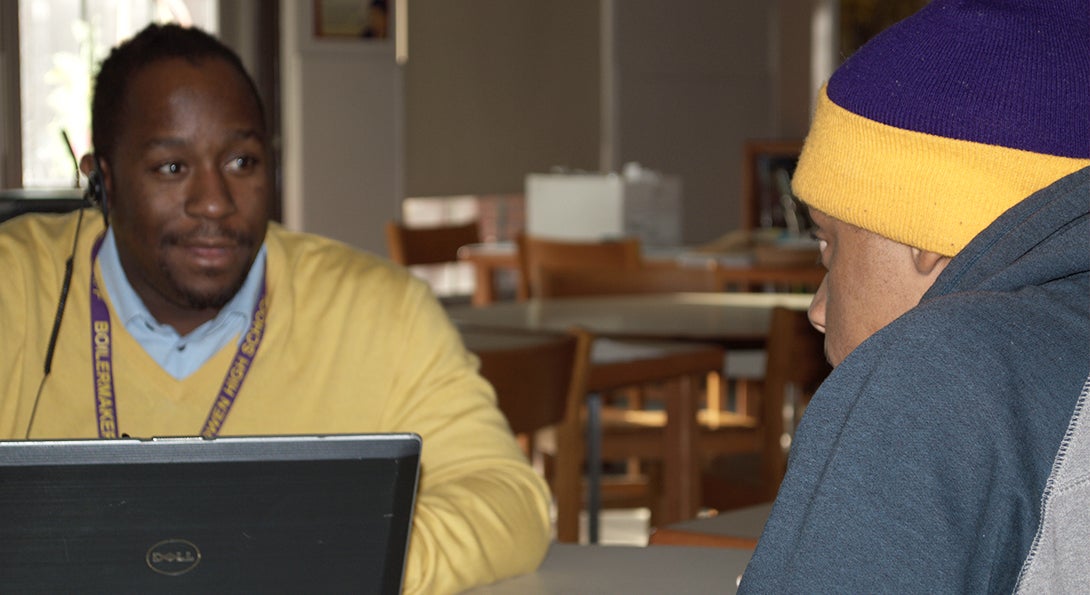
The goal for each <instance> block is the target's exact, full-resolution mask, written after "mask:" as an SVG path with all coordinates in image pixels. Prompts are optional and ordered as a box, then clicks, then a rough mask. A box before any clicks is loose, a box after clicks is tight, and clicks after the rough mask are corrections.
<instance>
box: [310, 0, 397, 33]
mask: <svg viewBox="0 0 1090 595" xmlns="http://www.w3.org/2000/svg"><path fill="white" fill-rule="evenodd" d="M313 2H314V9H313V10H314V37H315V38H318V39H332V40H352V39H359V40H363V41H368V40H373V41H385V40H387V39H390V38H391V36H392V34H393V32H392V30H391V27H390V25H391V24H392V19H391V18H390V17H391V9H392V7H391V6H390V4H391V3H392V2H393V0H313Z"/></svg>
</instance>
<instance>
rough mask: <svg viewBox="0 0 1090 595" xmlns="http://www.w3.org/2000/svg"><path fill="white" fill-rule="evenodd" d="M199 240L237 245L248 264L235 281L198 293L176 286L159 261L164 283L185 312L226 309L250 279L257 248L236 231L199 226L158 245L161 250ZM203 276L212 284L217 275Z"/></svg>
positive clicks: (165, 267)
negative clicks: (211, 281)
mask: <svg viewBox="0 0 1090 595" xmlns="http://www.w3.org/2000/svg"><path fill="white" fill-rule="evenodd" d="M198 237H202V238H228V239H230V240H232V241H233V242H235V243H236V244H238V246H239V247H241V248H244V249H245V250H246V251H247V252H248V253H250V258H249V261H248V262H247V263H246V265H245V266H244V267H243V268H242V270H240V271H239V272H238V273H237V274H235V276H234V278H233V279H231V282H230V283H228V284H226V285H221V286H220V287H218V288H215V289H211V290H208V291H201V290H199V289H196V288H194V287H192V286H191V285H186V284H183V283H181V282H179V281H178V279H177V277H176V276H175V274H174V272H173V270H172V268H171V267H170V266H168V264H167V263H166V261H163V260H160V261H159V269H160V272H161V273H162V275H163V278H164V280H165V281H166V283H167V284H168V285H169V286H170V287H171V288H172V289H173V294H174V296H175V298H176V299H178V300H180V301H181V302H182V304H181V305H184V306H187V307H188V308H190V309H194V310H207V309H215V310H220V309H222V308H223V307H224V306H226V305H227V303H228V302H230V301H231V299H232V298H234V297H235V294H237V293H238V292H239V290H240V289H242V286H243V285H244V284H245V283H246V277H247V275H249V272H250V268H251V267H252V266H253V263H254V258H255V257H256V255H257V253H256V250H255V249H254V246H255V245H256V240H255V239H254V238H253V237H251V236H250V235H249V234H246V233H243V232H239V231H236V230H232V229H223V228H217V229H211V228H210V227H209V226H202V227H201V228H200V229H198V230H197V231H196V232H193V233H190V234H186V235H178V234H172V235H168V236H165V237H164V238H163V239H162V242H161V244H162V246H164V247H166V246H172V245H180V244H183V243H185V242H186V241H187V240H191V239H193V238H198ZM204 276H205V277H206V278H207V279H209V280H214V279H215V278H216V277H217V276H218V274H217V273H215V272H212V271H210V272H207V273H205V274H204ZM211 285H212V286H213V287H214V286H215V285H216V283H212V284H211Z"/></svg>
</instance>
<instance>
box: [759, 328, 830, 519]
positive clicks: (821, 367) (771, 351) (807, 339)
mask: <svg viewBox="0 0 1090 595" xmlns="http://www.w3.org/2000/svg"><path fill="white" fill-rule="evenodd" d="M766 349H767V352H768V360H767V364H766V367H765V379H764V390H763V391H762V399H763V403H762V405H761V406H762V416H763V419H764V422H765V424H767V425H766V431H765V447H764V455H765V456H764V458H763V463H764V464H763V467H764V470H763V475H764V478H763V484H764V486H766V487H767V488H768V490H769V494H768V495H769V496H770V498H774V497H775V495H776V492H777V490H778V489H779V485H780V482H781V481H782V480H783V475H784V473H785V472H786V470H787V447H788V446H790V437H791V436H792V435H793V434H794V427H795V425H797V424H798V420H799V419H800V418H801V417H802V411H803V410H804V409H805V408H806V404H807V403H809V402H810V397H812V396H813V395H814V393H815V392H817V389H818V387H819V386H821V383H822V382H823V381H824V380H825V378H826V377H827V376H828V375H829V373H830V372H831V371H832V367H831V366H830V365H829V363H828V361H826V359H825V335H823V334H821V333H820V332H819V331H818V330H817V329H815V328H814V327H813V326H811V324H810V320H809V319H808V318H807V315H806V312H805V311H802V310H791V309H788V308H783V307H776V308H773V309H772V318H771V322H770V325H769V334H768V342H767V344H766ZM785 405H786V408H785ZM785 411H786V412H788V414H785ZM787 418H790V419H789V420H788V419H787ZM785 422H786V423H785ZM788 424H790V425H789V426H788ZM785 437H786V439H785Z"/></svg>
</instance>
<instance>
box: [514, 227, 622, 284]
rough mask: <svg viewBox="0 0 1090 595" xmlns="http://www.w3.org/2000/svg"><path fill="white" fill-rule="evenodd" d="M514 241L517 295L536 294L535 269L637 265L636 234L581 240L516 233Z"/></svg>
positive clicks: (619, 267)
mask: <svg viewBox="0 0 1090 595" xmlns="http://www.w3.org/2000/svg"><path fill="white" fill-rule="evenodd" d="M516 243H517V245H518V266H519V285H518V296H519V299H527V298H529V297H531V296H536V295H538V294H537V291H536V285H537V282H536V280H535V277H536V276H537V271H538V270H542V269H557V268H569V269H570V268H586V267H604V268H614V269H636V268H639V266H640V241H639V239H638V238H623V239H619V240H604V241H599V242H582V241H569V240H556V239H547V238H542V237H535V236H530V235H526V234H519V235H518V236H517V238H516Z"/></svg>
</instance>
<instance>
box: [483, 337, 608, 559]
mask: <svg viewBox="0 0 1090 595" xmlns="http://www.w3.org/2000/svg"><path fill="white" fill-rule="evenodd" d="M461 334H462V340H463V341H464V342H465V344H466V348H467V349H469V350H470V351H472V352H473V353H474V354H476V355H477V357H478V358H479V359H480V361H481V368H480V372H481V375H482V376H483V377H484V378H485V379H486V380H488V381H489V382H490V383H491V384H492V387H493V388H494V389H495V391H496V399H497V402H498V405H499V408H500V411H502V412H503V413H504V415H505V416H506V417H507V421H508V423H510V424H511V430H512V431H513V432H514V433H515V435H516V436H518V438H519V441H520V443H521V444H522V446H523V449H524V451H525V452H526V454H527V456H528V457H530V458H531V459H532V460H534V461H535V466H536V467H537V468H538V470H539V471H540V472H542V473H543V474H545V475H546V477H547V479H548V480H549V482H550V484H551V487H552V490H553V496H554V499H555V503H556V532H557V535H556V538H557V540H558V541H561V542H566V543H575V542H578V541H579V512H580V510H581V508H582V504H583V502H582V489H583V486H582V466H583V459H584V456H585V439H584V431H583V421H582V420H583V398H584V396H585V395H586V394H587V374H588V371H589V363H590V345H591V337H590V335H589V334H588V333H586V332H585V331H581V330H579V329H572V330H571V331H570V332H568V333H562V334H558V333H528V332H518V331H496V330H481V329H476V330H474V329H464V328H463V329H461ZM546 428H554V431H555V433H556V438H555V440H554V441H553V448H552V450H551V452H550V454H551V455H552V461H551V464H550V465H549V472H546V470H545V468H544V462H543V461H541V460H540V457H538V456H537V455H538V454H539V451H538V447H537V441H536V440H535V434H537V433H538V432H539V431H541V430H544V429H546Z"/></svg>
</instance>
